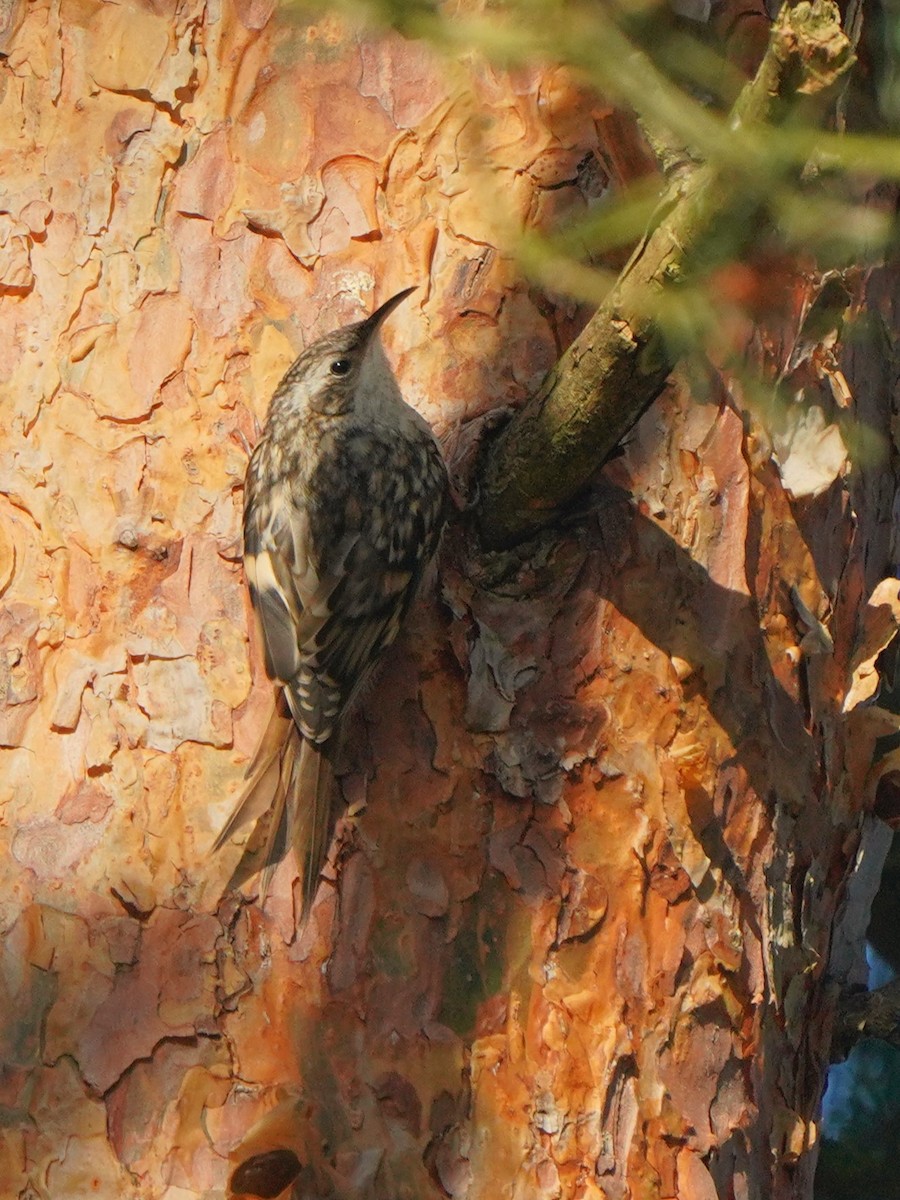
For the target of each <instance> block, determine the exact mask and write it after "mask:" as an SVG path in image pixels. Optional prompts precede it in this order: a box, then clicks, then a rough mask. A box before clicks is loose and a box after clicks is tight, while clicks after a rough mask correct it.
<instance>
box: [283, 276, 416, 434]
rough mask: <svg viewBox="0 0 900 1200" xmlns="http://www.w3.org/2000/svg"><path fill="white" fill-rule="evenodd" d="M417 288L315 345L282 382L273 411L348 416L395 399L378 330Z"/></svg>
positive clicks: (308, 348) (314, 343)
mask: <svg viewBox="0 0 900 1200" xmlns="http://www.w3.org/2000/svg"><path fill="white" fill-rule="evenodd" d="M414 291H415V288H414V287H410V288H405V289H404V290H403V291H402V292H398V293H397V295H396V296H392V297H391V299H390V300H387V301H385V303H384V304H382V305H381V306H380V307H379V308H377V309H376V310H375V312H373V313H372V315H371V316H370V317H366V319H365V320H364V321H354V322H353V324H352V325H342V326H341V327H340V328H339V329H335V330H332V332H331V333H326V334H324V335H323V336H322V337H320V338H317V339H316V341H314V342H312V343H311V344H310V345H309V346H307V347H306V349H305V350H304V351H303V353H302V354H301V355H300V357H299V358H298V359H297V360H296V361H295V362H294V364H293V366H292V367H291V368H290V370H289V371H288V372H287V374H286V375H285V376H284V378H283V379H282V381H281V383H280V384H279V385H278V388H277V390H276V392H275V395H274V396H273V398H272V405H273V408H276V407H280V405H281V404H283V403H286V404H287V405H289V406H290V407H291V408H293V409H295V410H296V408H297V407H304V406H305V407H308V408H310V409H312V410H314V411H316V412H321V413H333V414H339V413H342V412H346V411H347V410H348V409H350V408H351V407H352V406H353V405H354V403H356V402H357V400H359V399H360V398H365V399H366V401H367V402H369V403H372V402H376V403H377V401H378V399H379V397H381V396H382V393H384V394H385V395H388V394H389V395H393V394H394V393H396V394H397V395H399V392H397V384H396V382H395V380H394V376H393V373H392V371H391V368H390V366H389V365H388V362H387V359H386V358H385V356H384V351H383V350H382V348H381V342H380V339H379V337H378V330H379V328H380V327H381V324H382V322H383V321H384V320H385V318H386V317H388V316H389V315H390V314H391V313H392V312H393V311H394V309H395V308H396V307H397V305H398V304H400V303H401V302H402V301H403V300H405V299H406V297H407V296H408V295H409V294H410V292H414Z"/></svg>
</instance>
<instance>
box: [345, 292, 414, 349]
mask: <svg viewBox="0 0 900 1200" xmlns="http://www.w3.org/2000/svg"><path fill="white" fill-rule="evenodd" d="M415 290H416V289H415V287H408V288H404V289H403V291H402V292H398V293H397V295H396V296H391V298H390V300H385V302H384V304H382V305H381V306H380V307H379V308H376V309H375V311H374V312H373V313H372V315H371V317H366V319H365V320H364V321H363V322H362V325H361V327H360V331H359V332H360V336H361V339H362V341H364V342H366V341H368V340H369V338H370V337H371V336H372V334H373V333H374V332H375V331H376V329H378V327H379V325H381V323H382V321H384V320H385V318H386V317H389V316H390V315H391V313H392V312H393V311H394V309H395V308H396V307H397V305H398V304H401V303H402V302H403V301H404V300H405V299H406V297H407V296H408V295H409V294H410V292H414V291H415Z"/></svg>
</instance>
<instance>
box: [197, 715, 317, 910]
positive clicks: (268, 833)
mask: <svg viewBox="0 0 900 1200" xmlns="http://www.w3.org/2000/svg"><path fill="white" fill-rule="evenodd" d="M329 758H330V755H329V753H328V750H323V748H322V747H320V746H316V745H314V744H313V743H312V742H309V741H307V740H306V738H303V737H301V735H300V734H299V732H298V731H297V727H296V725H295V724H294V722H293V720H292V719H291V717H290V716H289V715H287V713H286V712H285V709H284V705H283V704H282V703H281V702H280V701H279V704H278V705H277V706H276V709H275V712H274V713H273V716H272V718H271V720H270V721H269V723H268V725H267V727H266V730H265V732H264V733H263V736H262V739H261V741H260V744H259V746H258V748H257V750H256V753H255V754H254V756H253V758H252V759H251V761H250V763H249V765H248V767H247V771H246V776H245V778H246V783H245V785H244V787H243V789H242V790H241V792H240V794H239V795H238V798H237V801H236V803H235V807H234V810H233V812H232V814H231V816H230V817H229V819H228V820H227V821H226V823H225V825H224V827H223V829H222V831H221V833H220V834H219V835H218V837H217V838H216V840H215V842H214V843H213V848H214V849H215V850H219V849H220V848H221V847H222V846H223V845H224V844H225V842H227V841H228V839H229V838H230V837H231V836H232V834H234V833H236V832H237V830H239V829H241V828H242V827H243V826H244V825H246V824H247V823H248V822H250V821H254V820H259V819H260V818H261V817H263V816H264V815H265V822H262V821H260V827H259V829H258V831H256V832H254V834H253V835H251V838H250V841H249V843H248V845H247V850H246V852H245V855H244V858H243V859H242V860H241V862H240V863H239V864H238V866H237V867H236V868H235V871H234V872H233V874H232V876H231V879H230V880H229V886H232V887H238V886H240V885H241V884H242V883H243V882H244V881H245V880H247V879H249V878H250V877H251V876H252V875H253V874H255V873H256V871H257V870H259V869H260V868H261V870H262V874H261V878H260V889H259V898H260V903H263V902H264V901H265V898H266V895H267V893H268V890H269V885H270V883H271V879H272V876H273V874H274V873H275V868H276V867H277V866H278V864H279V863H280V862H281V860H282V859H283V858H284V856H285V854H286V853H287V852H288V850H290V848H291V847H292V846H293V848H294V850H295V852H296V855H297V861H298V863H299V864H300V868H301V874H302V883H303V914H304V915H306V914H308V912H309V910H310V908H311V907H312V902H313V900H314V899H315V895H316V891H317V889H318V885H319V876H320V874H321V871H322V867H323V866H324V865H325V859H326V858H327V857H328V847H329V844H330V842H331V835H332V832H333V830H334V825H335V812H334V809H333V805H332V788H333V785H334V772H333V771H332V768H331V763H330V761H329ZM260 851H261V854H260V853H259V852H260ZM250 857H252V859H253V860H254V861H253V863H252V865H250V864H247V863H245V859H247V858H250Z"/></svg>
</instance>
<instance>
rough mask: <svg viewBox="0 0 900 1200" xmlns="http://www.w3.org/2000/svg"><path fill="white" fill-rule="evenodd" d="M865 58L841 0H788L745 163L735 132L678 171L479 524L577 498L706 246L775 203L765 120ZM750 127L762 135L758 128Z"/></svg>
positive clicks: (506, 454) (514, 430) (649, 399)
mask: <svg viewBox="0 0 900 1200" xmlns="http://www.w3.org/2000/svg"><path fill="white" fill-rule="evenodd" d="M853 61H854V56H853V49H852V46H851V45H850V42H849V40H848V39H847V37H846V36H845V34H844V33H843V32H842V30H841V25H840V14H839V12H838V10H837V7H836V6H835V5H834V4H832V3H831V2H830V0H814V2H813V3H802V4H798V5H797V6H796V7H793V8H790V7H786V8H784V9H783V10H782V12H781V14H780V15H779V17H778V19H777V20H776V22H775V24H774V26H773V29H772V36H771V39H770V42H769V47H768V50H767V52H766V55H765V57H764V59H763V62H762V64H761V66H760V68H759V71H758V72H757V74H756V76H755V78H754V79H753V80H752V81H751V82H750V83H748V84H747V86H746V87H745V88H744V89H743V91H742V92H741V94H740V96H739V97H738V99H737V101H736V103H735V105H734V107H733V109H732V111H731V114H730V117H729V122H728V124H729V127H730V129H732V130H736V129H737V128H738V127H740V129H741V132H742V134H743V135H744V136H742V137H741V139H740V153H741V156H742V161H741V162H740V163H737V162H734V161H731V156H730V155H729V153H728V147H727V142H725V143H723V147H722V153H721V154H720V155H718V156H717V159H716V161H715V162H707V163H703V164H698V165H696V166H693V167H691V168H689V169H687V170H685V171H683V172H682V173H681V174H680V176H679V177H678V178H677V180H675V181H674V182H673V184H672V185H671V187H670V189H669V192H668V193H667V194H666V196H665V197H664V198H663V200H662V201H661V203H660V206H659V208H658V210H657V217H656V221H655V224H654V226H653V228H652V229H651V231H650V232H649V233H648V234H647V236H646V237H645V238H644V240H643V241H642V243H641V245H640V246H639V247H638V248H637V250H636V251H635V252H634V254H633V255H632V257H631V260H630V262H629V263H628V265H627V266H626V267H625V269H624V270H623V272H622V274H621V275H620V276H619V278H618V280H617V281H616V283H615V285H614V286H613V288H612V290H611V291H610V293H609V295H608V297H607V298H606V300H605V302H604V303H603V304H602V305H601V306H600V308H599V309H598V310H597V312H596V313H595V314H594V316H593V317H592V318H591V320H590V322H589V323H588V325H587V327H586V328H585V329H584V331H583V332H582V333H581V335H580V336H579V337H578V338H577V339H576V341H575V342H573V344H572V345H571V346H570V347H569V349H568V350H567V351H566V353H565V354H564V355H563V356H562V358H561V359H560V361H559V363H558V364H557V365H556V367H555V368H554V370H553V371H552V372H551V374H550V376H548V378H547V379H546V380H545V381H544V384H543V385H542V387H541V389H540V390H539V391H538V393H537V394H536V395H535V396H533V397H532V398H531V400H530V401H529V402H528V403H527V404H526V405H525V407H524V408H523V409H522V410H521V411H520V412H519V413H518V414H517V415H516V416H515V417H514V418H513V420H512V421H511V422H510V423H509V425H508V426H506V427H505V428H504V430H503V431H502V432H501V434H500V435H499V436H498V437H497V439H496V441H495V442H494V443H493V445H491V446H490V448H489V450H488V453H487V455H486V459H485V463H484V469H483V475H482V482H481V491H480V499H479V506H478V510H477V520H478V525H479V528H480V531H481V534H482V538H483V540H484V542H485V544H486V545H487V546H489V547H492V548H500V547H504V546H511V545H514V544H515V543H516V542H519V541H521V540H523V539H524V538H526V537H527V536H528V535H529V534H530V533H532V532H533V531H534V530H535V529H536V528H538V527H540V526H541V525H543V524H546V523H547V521H548V520H550V519H551V518H552V516H553V514H554V513H556V512H557V511H559V510H560V509H561V508H562V507H563V506H564V505H565V504H566V503H567V502H569V501H570V500H572V499H573V498H574V497H575V496H576V495H577V494H578V492H579V491H580V490H581V489H582V488H583V487H584V486H585V485H586V484H587V483H588V481H589V480H590V479H591V477H592V476H593V475H594V474H595V472H596V470H597V468H598V467H599V466H600V465H601V464H602V463H603V462H604V460H605V459H606V458H608V456H609V455H610V453H611V452H612V451H613V450H614V449H615V447H616V446H617V445H618V444H619V443H620V442H621V440H622V438H623V437H624V436H625V434H627V432H628V431H629V430H630V429H631V428H632V427H633V426H634V424H635V423H636V422H637V421H638V419H639V418H640V417H641V415H642V414H643V413H644V412H645V411H646V409H647V408H648V407H649V406H650V404H652V403H653V401H654V400H655V399H656V397H657V396H658V395H659V394H660V392H661V391H662V389H663V387H664V386H665V382H666V379H667V378H668V376H669V374H670V373H671V371H672V368H673V367H674V366H675V363H676V362H677V360H678V357H679V342H678V340H677V338H673V337H672V335H671V329H668V328H665V327H664V323H663V321H662V320H661V314H662V313H663V312H664V311H665V310H666V309H669V310H670V311H671V305H672V303H673V301H674V303H676V304H677V290H678V288H679V286H681V285H683V283H684V281H685V279H686V278H688V277H689V276H690V274H691V272H692V271H694V270H696V268H697V265H698V263H699V262H702V258H703V252H704V246H705V245H707V244H709V243H711V242H712V241H714V240H715V238H716V236H717V234H719V233H720V232H721V229H722V227H723V225H728V226H730V227H731V228H732V229H743V230H744V231H745V233H744V236H745V244H746V243H747V242H749V241H750V240H751V239H752V236H753V232H754V229H755V228H756V227H757V226H758V224H759V218H760V214H761V213H762V212H763V211H764V207H765V188H767V187H768V184H767V183H764V182H763V181H765V180H768V179H770V178H771V171H768V172H767V171H765V170H761V171H760V173H759V180H760V182H759V184H758V188H757V190H754V187H753V184H752V177H753V163H752V161H750V162H748V161H747V158H748V155H749V156H750V157H751V159H752V157H753V156H754V155H758V156H759V157H760V166H761V167H762V165H763V160H764V158H765V155H766V146H765V139H764V138H763V137H760V138H758V139H756V140H754V138H753V137H752V131H753V128H754V127H759V128H760V131H761V132H762V127H763V126H764V125H765V124H766V123H776V122H777V123H779V124H784V123H787V122H788V121H789V120H790V119H791V118H793V117H794V115H800V116H802V119H803V121H804V122H805V123H808V122H809V121H810V117H811V115H816V113H813V114H811V113H810V112H809V108H810V105H813V106H814V107H815V109H816V110H818V109H819V108H821V107H822V106H823V105H824V104H826V103H829V102H830V101H831V100H832V99H833V96H834V94H835V91H836V89H837V87H838V86H839V85H840V83H841V81H842V78H843V76H844V75H845V73H846V72H847V71H848V70H849V68H850V67H851V66H852V64H853ZM748 134H750V135H751V136H747V135H748Z"/></svg>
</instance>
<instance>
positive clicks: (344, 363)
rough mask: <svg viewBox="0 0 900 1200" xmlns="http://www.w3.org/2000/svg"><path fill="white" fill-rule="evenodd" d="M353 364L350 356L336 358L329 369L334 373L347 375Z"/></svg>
mask: <svg viewBox="0 0 900 1200" xmlns="http://www.w3.org/2000/svg"><path fill="white" fill-rule="evenodd" d="M352 366H353V363H352V362H351V361H350V359H349V358H336V359H335V360H334V362H333V363H332V364H331V367H330V368H329V369H330V371H331V373H332V375H346V374H347V372H348V371H349V370H350V368H351V367H352Z"/></svg>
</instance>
